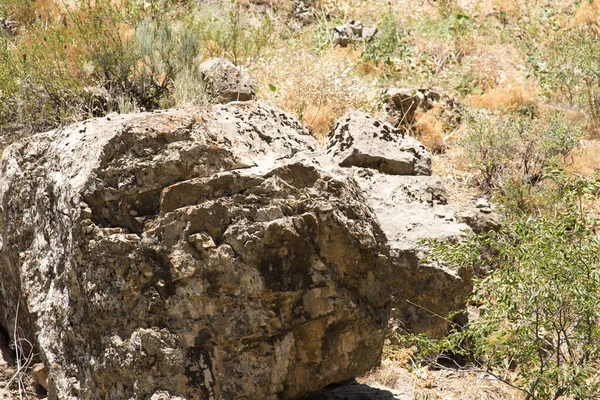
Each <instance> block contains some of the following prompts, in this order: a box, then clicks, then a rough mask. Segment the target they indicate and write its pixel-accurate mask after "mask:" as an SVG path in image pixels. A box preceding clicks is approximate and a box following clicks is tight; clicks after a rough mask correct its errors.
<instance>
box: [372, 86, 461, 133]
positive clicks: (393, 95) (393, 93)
mask: <svg viewBox="0 0 600 400" xmlns="http://www.w3.org/2000/svg"><path fill="white" fill-rule="evenodd" d="M381 97H382V106H383V110H384V111H385V113H386V115H387V116H386V121H387V122H388V123H390V124H391V125H392V126H394V127H402V128H403V130H405V131H409V132H410V131H412V130H413V128H414V126H415V124H416V122H417V116H418V115H422V114H424V113H426V112H428V111H430V110H433V109H434V108H436V107H437V108H438V111H437V113H438V114H437V116H438V118H440V119H441V121H442V122H443V126H444V127H445V129H447V130H452V129H455V128H457V127H458V126H459V125H460V121H461V116H460V109H459V104H458V101H457V100H456V99H455V98H454V97H452V96H450V95H448V94H446V93H444V92H443V91H441V90H439V89H432V88H425V89H423V88H421V89H415V88H396V87H390V88H387V89H385V90H384V91H383V92H382V94H381Z"/></svg>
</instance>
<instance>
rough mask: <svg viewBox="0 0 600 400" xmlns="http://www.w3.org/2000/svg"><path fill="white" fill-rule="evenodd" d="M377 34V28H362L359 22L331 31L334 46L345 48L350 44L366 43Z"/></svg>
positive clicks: (372, 26) (349, 23)
mask: <svg viewBox="0 0 600 400" xmlns="http://www.w3.org/2000/svg"><path fill="white" fill-rule="evenodd" d="M375 34H377V26H375V25H368V26H364V25H363V23H362V22H360V21H350V22H347V23H345V24H344V25H340V26H336V27H335V28H334V29H333V43H334V46H340V47H346V46H348V44H350V43H355V42H368V41H370V40H372V39H373V37H374V36H375Z"/></svg>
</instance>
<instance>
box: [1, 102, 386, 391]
mask: <svg viewBox="0 0 600 400" xmlns="http://www.w3.org/2000/svg"><path fill="white" fill-rule="evenodd" d="M317 150H318V149H317V144H316V142H315V141H314V140H313V139H312V137H310V136H309V135H308V133H307V132H306V131H305V130H304V129H303V128H302V127H301V126H300V125H299V123H298V122H297V121H296V120H294V119H293V118H292V117H290V116H289V115H287V114H286V113H284V112H282V111H280V110H278V109H276V108H274V107H272V106H270V105H268V104H265V103H260V102H258V103H257V102H246V103H232V104H229V105H225V106H215V107H214V108H213V109H212V110H209V111H203V110H200V109H196V110H187V111H178V110H172V111H165V112H155V113H144V114H138V115H126V116H117V117H111V118H101V119H96V120H89V121H85V122H82V123H79V124H76V125H73V126H71V127H68V128H65V129H61V130H57V131H52V132H48V133H44V134H40V135H36V136H34V137H31V138H29V139H28V140H27V141H25V142H21V143H17V144H14V145H12V146H10V147H9V148H7V149H6V150H5V151H4V155H3V159H2V162H1V164H0V167H1V179H0V200H1V207H2V208H1V211H2V212H1V214H0V215H1V217H2V219H1V221H2V237H1V238H2V241H1V247H0V274H1V275H2V276H3V279H2V281H1V282H0V288H1V292H0V293H1V294H0V301H1V307H0V309H1V310H2V314H1V315H0V321H1V324H2V326H4V327H5V328H6V327H9V326H13V325H14V324H15V323H17V324H18V325H19V326H20V327H21V328H22V330H23V333H24V334H25V335H26V337H27V338H28V339H29V340H31V341H32V342H33V343H35V344H36V345H37V348H38V352H39V354H40V357H41V359H42V361H43V362H44V363H45V364H46V365H47V366H48V372H49V378H48V387H49V391H50V396H51V397H52V396H57V397H58V398H60V399H97V398H110V399H122V398H136V399H150V398H151V399H176V398H190V399H192V398H200V399H210V398H214V399H232V398H248V399H258V398H260V399H276V398H281V399H285V398H298V397H301V396H303V395H305V394H307V393H309V392H311V391H314V390H317V389H320V388H322V387H324V386H326V385H328V384H330V383H333V382H340V381H344V380H346V379H349V378H351V377H353V376H357V375H360V374H362V373H365V372H366V371H368V370H369V369H370V368H371V367H373V366H375V365H376V364H377V363H378V361H379V357H380V352H381V347H382V343H383V340H384V337H385V334H386V325H387V319H388V309H389V301H390V294H391V290H390V282H391V281H392V275H391V271H390V269H389V262H388V258H387V248H386V246H385V238H384V236H383V234H382V232H381V230H380V228H379V226H378V224H377V222H376V219H375V217H374V215H373V213H372V211H371V210H370V208H369V207H368V206H367V205H366V203H365V199H364V196H363V194H362V192H361V190H360V188H359V187H358V186H357V185H356V183H355V182H353V181H352V180H351V179H348V178H347V177H346V176H345V175H344V174H342V173H340V172H339V170H338V169H337V168H335V167H333V166H332V165H330V164H328V163H327V160H326V159H325V158H323V159H322V160H321V161H320V160H319V157H318V156H315V155H314V154H315V152H316V151H317ZM17 308H18V309H19V311H18V314H17Z"/></svg>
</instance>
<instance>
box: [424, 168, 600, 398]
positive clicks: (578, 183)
mask: <svg viewBox="0 0 600 400" xmlns="http://www.w3.org/2000/svg"><path fill="white" fill-rule="evenodd" d="M548 179H550V180H551V181H552V182H553V185H552V186H551V187H552V191H554V192H556V193H555V194H556V195H553V196H552V201H548V202H547V204H546V205H547V207H546V208H545V209H544V210H543V211H538V212H536V213H535V214H533V215H531V214H530V215H525V216H522V217H517V218H508V219H507V220H506V222H505V228H504V229H503V230H502V231H501V232H499V233H492V234H490V235H485V236H472V237H470V238H466V239H465V240H464V241H463V242H460V243H456V244H439V243H438V244H433V250H432V253H433V256H434V257H437V258H440V259H442V260H445V261H448V262H453V263H457V264H459V265H472V266H477V265H482V264H483V265H487V266H489V267H490V268H492V270H491V272H490V273H489V275H488V276H487V277H486V278H484V279H483V280H480V281H478V282H476V284H475V288H476V289H475V295H474V297H473V300H472V301H473V302H475V303H476V304H480V305H481V306H480V308H479V312H480V318H479V319H478V320H475V321H472V322H471V323H470V324H469V325H468V326H467V328H466V329H465V330H464V331H462V332H456V333H454V334H453V336H454V339H446V344H447V345H448V346H447V347H446V350H451V351H453V352H454V353H461V354H464V355H469V356H470V357H471V359H472V361H473V362H475V363H476V364H477V365H479V366H481V367H483V368H485V369H486V370H488V371H490V372H491V373H493V374H495V375H497V376H498V377H499V378H500V379H502V380H503V381H505V382H507V383H510V384H511V385H513V386H514V387H516V388H518V389H520V390H521V391H523V392H524V393H525V395H526V399H532V400H533V399H540V400H546V399H548V400H549V399H556V398H558V397H562V396H564V397H567V398H574V399H591V398H598V396H600V374H599V373H598V369H597V366H598V362H600V239H599V238H598V236H597V234H596V230H597V228H598V220H597V219H596V218H595V217H594V216H593V215H592V214H591V213H590V212H588V211H586V210H587V207H586V204H587V202H588V201H590V200H593V199H594V198H595V196H596V195H597V194H598V190H599V188H600V180H598V179H593V180H586V179H583V178H578V177H572V176H568V175H567V174H565V173H564V172H552V173H551V174H550V175H549V177H548Z"/></svg>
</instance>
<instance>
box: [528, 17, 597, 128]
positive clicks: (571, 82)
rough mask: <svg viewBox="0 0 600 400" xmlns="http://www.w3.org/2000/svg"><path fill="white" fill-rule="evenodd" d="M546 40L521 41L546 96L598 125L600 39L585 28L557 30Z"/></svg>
mask: <svg viewBox="0 0 600 400" xmlns="http://www.w3.org/2000/svg"><path fill="white" fill-rule="evenodd" d="M550 37H551V40H550V41H547V43H546V44H545V45H542V46H540V44H539V43H538V41H537V40H535V39H534V40H535V41H524V42H523V48H524V49H525V51H526V52H527V54H528V59H529V63H530V65H531V67H532V69H533V71H534V73H535V74H536V75H537V76H538V77H539V79H540V83H541V85H542V87H543V89H544V90H545V92H546V95H547V96H548V97H551V98H555V99H556V100H559V101H561V102H563V103H566V104H568V105H569V106H574V107H577V108H578V109H580V110H585V111H587V112H588V114H589V116H590V119H591V120H592V122H593V123H594V124H595V125H598V124H599V123H600V55H599V54H600V40H598V37H597V35H596V33H595V32H594V31H593V29H592V27H591V26H588V25H583V26H580V27H577V28H570V29H565V30H561V31H558V32H556V33H553V34H552V36H550ZM541 43H544V42H543V41H542V42H541Z"/></svg>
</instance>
